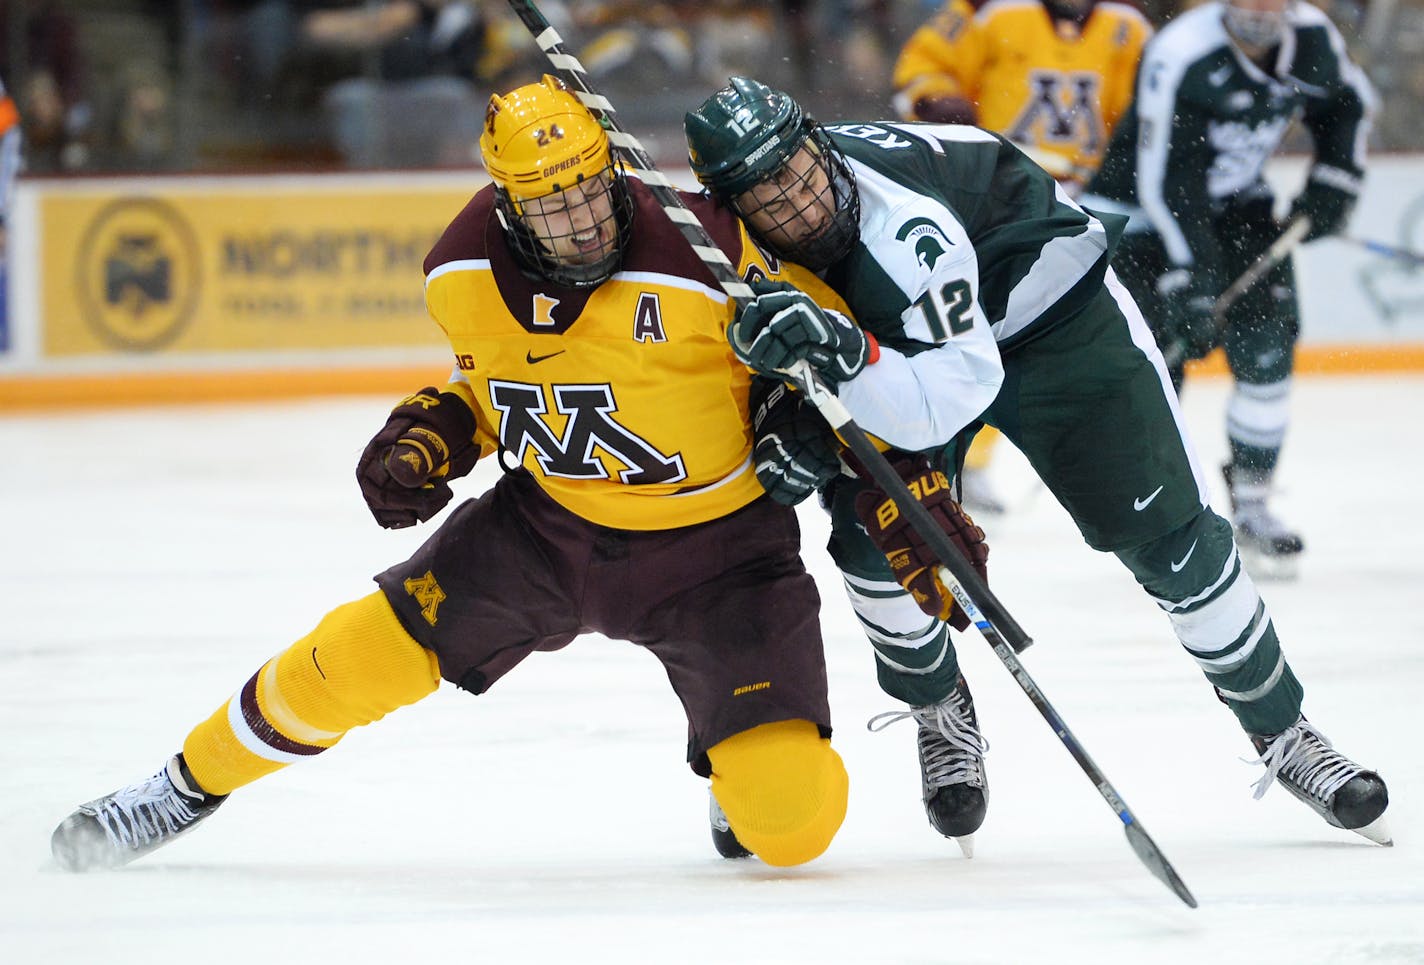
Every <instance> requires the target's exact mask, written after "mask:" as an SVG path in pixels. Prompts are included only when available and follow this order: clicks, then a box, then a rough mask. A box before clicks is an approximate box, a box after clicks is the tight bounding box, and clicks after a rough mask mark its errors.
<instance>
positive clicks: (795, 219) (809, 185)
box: [734, 144, 836, 251]
mask: <svg viewBox="0 0 1424 965" xmlns="http://www.w3.org/2000/svg"><path fill="white" fill-rule="evenodd" d="M734 206H735V207H736V209H737V211H738V212H740V213H741V215H742V216H743V217H744V218H745V219H746V221H747V224H748V225H749V226H750V227H751V229H752V231H753V232H754V233H755V234H757V235H759V236H760V237H761V238H763V239H765V240H766V242H767V243H768V244H770V245H771V246H772V247H773V248H776V249H777V250H778V251H795V250H797V248H798V247H800V246H802V245H803V244H804V243H805V242H807V241H809V240H811V239H813V238H815V237H816V236H817V235H819V234H820V233H821V232H822V231H824V230H825V229H826V228H827V227H829V226H830V224H831V221H832V220H833V217H834V215H835V210H836V197H835V192H834V191H833V190H832V189H831V179H830V175H829V174H828V173H827V171H826V168H825V165H824V164H822V163H821V157H820V155H819V153H818V152H817V151H816V149H815V148H814V147H813V146H811V145H810V144H807V145H806V146H804V147H802V148H801V150H799V151H797V152H796V153H795V154H793V155H792V156H791V158H790V159H789V160H787V162H786V163H785V164H783V165H782V166H781V169H780V170H779V171H777V172H776V174H774V175H773V176H772V177H770V178H768V179H767V180H765V181H762V182H761V183H760V184H757V185H755V186H754V187H753V188H752V189H751V190H750V191H746V192H744V193H743V194H741V195H739V196H738V197H737V199H736V201H735V202H734Z"/></svg>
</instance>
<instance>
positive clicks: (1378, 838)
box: [1350, 814, 1394, 848]
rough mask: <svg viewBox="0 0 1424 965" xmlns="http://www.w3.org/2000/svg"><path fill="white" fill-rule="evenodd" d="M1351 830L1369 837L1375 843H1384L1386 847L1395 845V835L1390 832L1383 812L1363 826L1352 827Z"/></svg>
mask: <svg viewBox="0 0 1424 965" xmlns="http://www.w3.org/2000/svg"><path fill="white" fill-rule="evenodd" d="M1350 830H1351V831H1354V832H1355V833H1356V834H1358V835H1360V836H1361V837H1365V838H1369V839H1370V840H1371V841H1373V842H1374V843H1375V844H1378V845H1382V846H1384V847H1386V848H1392V847H1394V835H1392V834H1390V831H1389V824H1388V822H1386V821H1385V819H1384V815H1383V814H1381V815H1380V816H1379V817H1377V818H1375V819H1374V820H1373V821H1371V822H1370V823H1369V824H1367V825H1365V826H1364V827H1363V828H1351V829H1350Z"/></svg>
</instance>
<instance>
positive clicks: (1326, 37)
mask: <svg viewBox="0 0 1424 965" xmlns="http://www.w3.org/2000/svg"><path fill="white" fill-rule="evenodd" d="M1371 100H1372V95H1371V93H1370V89H1369V85H1368V82H1367V81H1366V80H1365V78H1364V75H1363V74H1362V73H1361V72H1360V70H1359V69H1358V68H1357V67H1356V66H1355V65H1354V64H1353V63H1351V62H1350V60H1349V58H1348V57H1347V55H1346V53H1345V45H1344V42H1343V41H1342V40H1341V39H1340V35H1339V33H1337V32H1336V30H1335V28H1334V27H1333V26H1332V25H1331V23H1330V21H1329V19H1327V18H1326V16H1325V14H1323V13H1322V12H1320V10H1318V9H1317V8H1315V7H1313V6H1311V5H1310V4H1308V3H1301V2H1295V0H1229V2H1211V3H1206V4H1204V5H1202V6H1200V7H1197V8H1195V9H1193V10H1192V11H1190V12H1189V13H1186V14H1183V15H1182V16H1181V17H1178V18H1177V19H1176V20H1174V21H1172V22H1171V23H1170V24H1168V25H1167V27H1166V28H1165V29H1163V31H1162V32H1161V33H1160V34H1158V35H1157V37H1156V38H1154V39H1153V40H1152V41H1151V43H1150V44H1149V45H1148V47H1147V49H1146V51H1145V52H1144V53H1143V59H1142V65H1141V70H1140V72H1139V74H1138V78H1137V89H1136V97H1135V100H1134V103H1133V106H1132V108H1131V109H1130V110H1129V111H1128V114H1127V116H1126V117H1125V118H1124V120H1123V122H1122V124H1121V125H1120V126H1119V127H1118V129H1117V131H1116V133H1115V134H1114V136H1113V140H1112V142H1111V144H1110V146H1109V148H1108V152H1107V156H1106V158H1105V160H1104V162H1103V166H1102V169H1101V170H1100V171H1099V173H1098V175H1097V177H1096V178H1095V179H1094V180H1093V182H1092V183H1091V184H1090V185H1089V187H1088V193H1087V194H1086V195H1084V196H1083V197H1082V198H1081V199H1080V200H1081V201H1082V203H1083V204H1084V205H1085V206H1087V207H1090V208H1093V209H1095V210H1099V211H1113V212H1118V213H1121V214H1126V215H1129V216H1130V218H1131V220H1130V222H1129V225H1128V228H1127V233H1126V235H1125V237H1124V239H1123V241H1122V244H1121V245H1120V246H1119V248H1118V251H1117V254H1116V255H1114V257H1113V264H1114V265H1115V266H1116V268H1117V270H1118V272H1119V274H1120V275H1121V276H1122V281H1123V284H1124V285H1126V286H1127V289H1128V291H1130V292H1131V293H1132V295H1133V297H1134V298H1135V299H1136V300H1137V303H1138V304H1139V305H1140V306H1141V307H1142V309H1143V313H1144V314H1145V315H1146V317H1147V318H1148V319H1149V320H1151V321H1152V322H1153V323H1154V334H1155V335H1156V337H1157V340H1158V343H1159V344H1160V345H1161V347H1162V350H1163V353H1164V355H1165V356H1166V357H1167V361H1168V364H1169V370H1170V372H1171V375H1172V381H1173V384H1174V385H1176V386H1177V387H1178V388H1179V389H1180V387H1181V383H1182V376H1183V363H1184V362H1185V360H1187V359H1194V358H1200V357H1202V356H1204V355H1206V354H1207V353H1208V352H1210V351H1211V350H1212V349H1213V348H1215V347H1216V346H1217V345H1222V346H1223V347H1224V348H1225V350H1226V361H1227V364H1228V366H1229V367H1230V369H1231V374H1232V377H1233V379H1234V388H1233V392H1232V396H1231V400H1230V402H1229V403H1228V404H1227V411H1226V434H1227V437H1228V439H1229V441H1230V445H1231V461H1230V462H1229V463H1228V464H1227V465H1226V466H1224V467H1223V471H1224V473H1225V476H1226V481H1227V485H1228V487H1229V489H1230V495H1231V506H1232V510H1233V514H1234V516H1235V520H1234V522H1235V524H1236V537H1237V541H1238V542H1239V543H1240V545H1241V547H1242V549H1243V550H1247V551H1248V552H1251V553H1253V554H1255V555H1256V556H1257V558H1258V563H1257V565H1258V566H1259V567H1260V570H1259V571H1260V572H1261V573H1270V574H1272V575H1277V576H1286V575H1290V574H1291V573H1292V571H1293V570H1294V564H1295V560H1296V559H1297V557H1298V555H1299V553H1300V552H1301V549H1302V548H1303V541H1302V540H1301V538H1300V536H1299V535H1298V534H1297V533H1296V532H1294V531H1293V530H1292V529H1291V528H1289V527H1287V526H1286V525H1285V524H1284V523H1282V522H1281V521H1280V520H1279V519H1278V518H1277V517H1276V516H1275V515H1273V514H1272V513H1271V512H1270V511H1269V510H1268V508H1267V505H1266V501H1267V495H1268V493H1269V490H1270V486H1271V479H1272V476H1273V475H1274V473H1275V469H1276V462H1277V458H1278V457H1279V455H1280V451H1281V444H1282V442H1283V441H1284V439H1285V435H1286V429H1287V426H1288V425H1289V421H1290V398H1289V397H1290V377H1291V370H1292V365H1293V361H1294V351H1295V342H1296V337H1297V334H1298V331H1299V309H1298V306H1297V303H1296V291H1295V277H1294V274H1293V271H1292V268H1291V263H1290V259H1289V258H1285V259H1283V260H1282V261H1280V262H1279V263H1278V264H1277V265H1276V266H1275V268H1274V269H1273V270H1271V271H1270V273H1269V274H1267V275H1266V276H1265V277H1263V278H1262V279H1260V281H1258V282H1257V283H1256V284H1254V285H1252V286H1251V287H1250V288H1248V289H1246V291H1245V292H1244V294H1242V295H1241V297H1240V298H1239V299H1237V300H1236V301H1234V302H1233V303H1232V304H1231V305H1230V307H1229V308H1228V309H1227V310H1226V312H1225V315H1224V319H1223V321H1224V325H1221V326H1219V325H1218V323H1217V320H1216V318H1215V313H1214V311H1213V307H1214V304H1215V302H1216V299H1217V297H1218V296H1220V295H1221V294H1222V292H1223V291H1224V290H1226V289H1227V288H1228V287H1229V286H1230V285H1231V283H1232V281H1233V280H1234V279H1236V278H1238V277H1240V276H1241V275H1242V273H1243V272H1245V271H1246V269H1247V268H1248V267H1250V266H1251V264H1252V263H1253V262H1254V261H1255V260H1256V259H1257V258H1258V257H1260V256H1261V254H1262V253H1263V252H1265V251H1266V250H1267V249H1268V248H1270V247H1271V244H1272V243H1273V242H1274V241H1275V240H1276V239H1277V238H1278V237H1279V236H1280V235H1281V234H1282V230H1283V228H1284V227H1285V226H1284V225H1283V224H1280V223H1277V221H1276V219H1275V218H1274V217H1273V214H1272V212H1273V207H1274V202H1275V199H1274V197H1273V196H1272V192H1271V189H1270V187H1269V186H1268V185H1267V184H1266V181H1265V179H1264V178H1263V177H1262V169H1263V168H1264V166H1265V164H1266V160H1267V159H1268V158H1269V157H1270V156H1271V154H1273V153H1274V152H1275V150H1276V148H1277V146H1278V145H1279V144H1280V142H1281V139H1282V137H1283V136H1284V135H1285V132H1286V129H1287V128H1288V127H1289V126H1290V124H1291V123H1292V121H1293V120H1294V119H1295V118H1297V117H1299V118H1300V119H1301V120H1302V121H1303V123H1304V126H1305V129H1306V130H1307V131H1308V132H1309V133H1310V136H1311V138H1312V140H1313V141H1314V145H1315V158H1314V164H1313V165H1312V166H1311V169H1310V174H1309V178H1308V179H1307V181H1306V184H1305V188H1304V189H1303V190H1302V191H1301V192H1300V193H1299V194H1298V195H1296V197H1295V200H1294V201H1293V203H1292V204H1291V206H1290V212H1289V215H1288V218H1287V221H1294V220H1295V219H1296V218H1298V217H1303V218H1309V219H1310V224H1309V229H1308V233H1307V234H1306V235H1305V239H1304V240H1306V241H1311V240H1313V239H1316V238H1322V237H1325V236H1326V235H1329V234H1332V233H1334V232H1336V231H1338V230H1339V229H1340V228H1341V227H1342V226H1343V225H1344V223H1345V219H1346V217H1347V216H1348V214H1349V212H1350V208H1351V207H1352V206H1353V204H1354V202H1355V197H1356V195H1357V194H1358V193H1359V190H1360V180H1361V178H1362V176H1363V175H1364V164H1365V159H1364V152H1365V139H1366V136H1367V134H1368V128H1369V112H1370V111H1369V108H1370V104H1371Z"/></svg>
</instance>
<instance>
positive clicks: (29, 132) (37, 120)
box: [0, 0, 93, 172]
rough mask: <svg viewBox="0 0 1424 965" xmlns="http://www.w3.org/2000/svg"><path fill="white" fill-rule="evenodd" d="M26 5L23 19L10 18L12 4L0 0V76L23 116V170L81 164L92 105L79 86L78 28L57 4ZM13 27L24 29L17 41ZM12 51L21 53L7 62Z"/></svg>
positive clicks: (87, 151) (85, 159)
mask: <svg viewBox="0 0 1424 965" xmlns="http://www.w3.org/2000/svg"><path fill="white" fill-rule="evenodd" d="M25 9H26V10H27V13H26V14H25V15H24V16H23V17H22V18H17V17H12V14H11V9H10V5H9V4H8V3H7V2H6V0H0V75H3V76H4V77H6V78H8V79H9V80H10V81H11V82H12V88H13V91H14V98H15V101H16V103H17V105H18V107H19V112H20V116H21V117H22V118H23V119H24V122H23V127H24V135H25V164H26V168H27V169H28V170H31V171H35V172H46V171H74V170H78V169H80V168H84V167H86V166H88V164H89V162H90V159H91V156H90V155H91V152H90V143H89V141H90V136H91V134H92V125H93V109H92V107H91V105H90V103H89V100H88V98H87V96H86V95H85V92H84V87H83V84H84V62H83V59H82V58H81V56H80V52H79V40H78V37H79V34H78V27H77V25H76V24H75V21H74V18H73V17H72V16H71V15H69V14H68V13H66V12H64V11H63V9H62V8H61V4H59V3H56V2H48V0H46V2H40V3H36V4H33V5H28V6H27V8H25ZM12 20H13V21H14V23H13V24H12ZM12 25H13V26H16V27H18V28H19V30H20V31H21V33H22V37H23V40H22V41H21V42H20V43H16V42H15V40H14V38H12V36H11V32H10V28H11V26H12ZM14 54H18V55H19V56H18V58H17V60H16V61H15V62H14V63H11V56H12V55H14Z"/></svg>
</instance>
